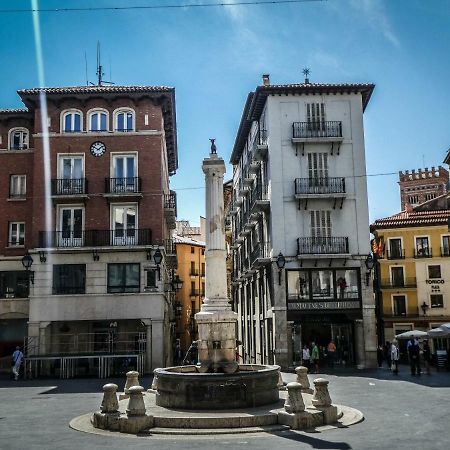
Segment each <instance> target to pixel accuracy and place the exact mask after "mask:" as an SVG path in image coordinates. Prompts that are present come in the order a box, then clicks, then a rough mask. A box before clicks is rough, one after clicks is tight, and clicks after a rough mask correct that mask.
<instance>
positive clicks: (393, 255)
mask: <svg viewBox="0 0 450 450" xmlns="http://www.w3.org/2000/svg"><path fill="white" fill-rule="evenodd" d="M386 256H387V259H405V250H402V249H401V248H400V249H395V250H388V251H387V255H386Z"/></svg>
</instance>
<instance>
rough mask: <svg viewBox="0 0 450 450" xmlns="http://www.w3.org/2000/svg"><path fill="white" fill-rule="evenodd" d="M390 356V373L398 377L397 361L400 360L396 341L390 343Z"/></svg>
mask: <svg viewBox="0 0 450 450" xmlns="http://www.w3.org/2000/svg"><path fill="white" fill-rule="evenodd" d="M390 354H391V358H390V359H391V361H392V367H391V369H392V372H393V374H394V375H398V360H399V359H400V349H399V348H398V342H397V340H396V339H394V340H393V341H392V345H391V351H390Z"/></svg>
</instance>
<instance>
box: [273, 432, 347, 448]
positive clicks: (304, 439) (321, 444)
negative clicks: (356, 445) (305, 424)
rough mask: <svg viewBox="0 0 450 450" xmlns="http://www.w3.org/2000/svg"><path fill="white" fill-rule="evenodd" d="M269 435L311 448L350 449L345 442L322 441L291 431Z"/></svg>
mask: <svg viewBox="0 0 450 450" xmlns="http://www.w3.org/2000/svg"><path fill="white" fill-rule="evenodd" d="M271 434H272V435H274V436H277V437H281V438H284V439H290V440H291V441H296V442H299V443H302V444H307V445H310V446H311V448H323V449H336V450H348V449H351V448H352V447H351V446H350V445H349V444H347V443H346V442H331V441H325V440H323V439H318V438H316V437H313V436H310V435H307V434H299V433H295V432H292V431H279V432H273V433H271Z"/></svg>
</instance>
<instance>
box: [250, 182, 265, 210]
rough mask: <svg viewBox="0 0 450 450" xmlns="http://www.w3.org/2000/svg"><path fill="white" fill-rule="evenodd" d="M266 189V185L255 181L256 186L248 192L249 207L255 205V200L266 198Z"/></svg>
mask: <svg viewBox="0 0 450 450" xmlns="http://www.w3.org/2000/svg"><path fill="white" fill-rule="evenodd" d="M268 199H269V196H268V190H267V186H266V185H262V184H261V183H257V184H256V186H255V187H254V188H253V189H252V190H251V192H250V208H253V207H254V206H255V203H256V202H257V201H262V200H268Z"/></svg>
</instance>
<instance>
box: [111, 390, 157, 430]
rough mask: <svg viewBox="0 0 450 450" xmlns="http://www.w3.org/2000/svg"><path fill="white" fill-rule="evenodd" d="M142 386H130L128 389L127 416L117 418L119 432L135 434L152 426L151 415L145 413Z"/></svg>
mask: <svg viewBox="0 0 450 450" xmlns="http://www.w3.org/2000/svg"><path fill="white" fill-rule="evenodd" d="M143 391H144V388H143V387H142V386H131V387H130V388H129V389H128V395H129V396H130V398H129V400H128V407H127V410H126V412H127V416H126V417H121V418H120V420H119V431H120V432H121V433H132V434H136V433H139V432H140V431H142V430H146V429H148V428H151V427H152V426H153V416H149V415H147V414H146V410H145V403H144V396H143V394H142V393H143Z"/></svg>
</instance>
